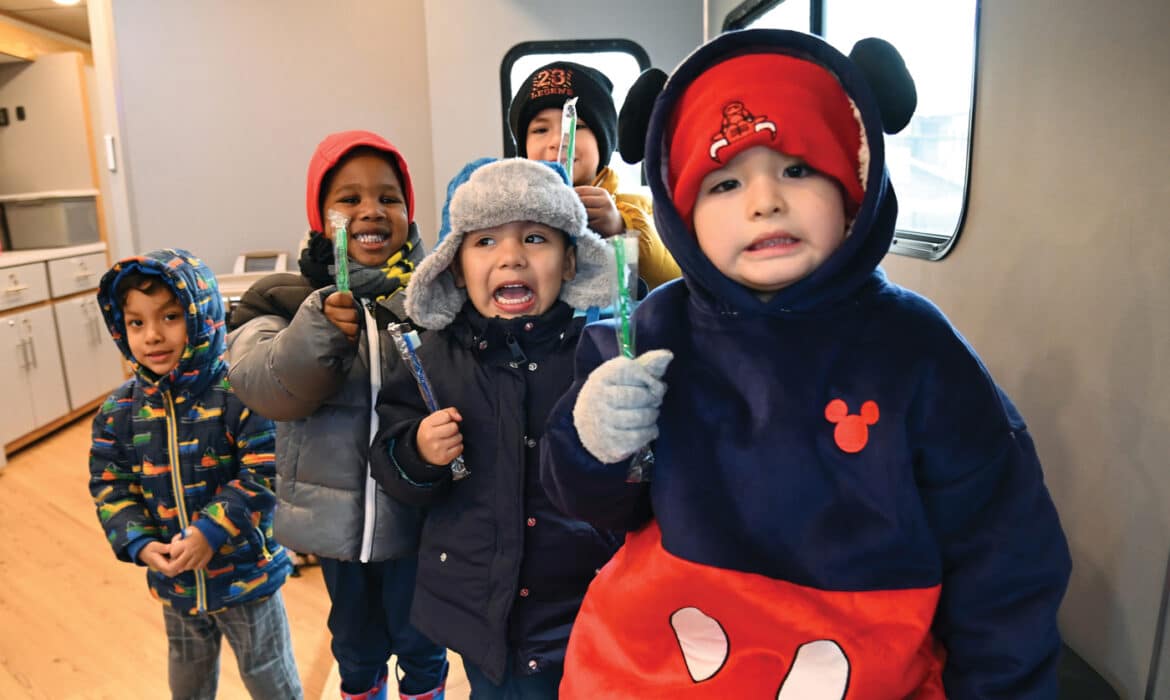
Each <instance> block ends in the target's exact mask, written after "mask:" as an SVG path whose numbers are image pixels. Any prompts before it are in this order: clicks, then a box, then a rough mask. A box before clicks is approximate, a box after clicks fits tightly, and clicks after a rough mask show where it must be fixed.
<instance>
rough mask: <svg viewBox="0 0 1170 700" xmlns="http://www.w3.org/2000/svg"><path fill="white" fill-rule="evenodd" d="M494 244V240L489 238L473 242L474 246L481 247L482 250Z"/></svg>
mask: <svg viewBox="0 0 1170 700" xmlns="http://www.w3.org/2000/svg"><path fill="white" fill-rule="evenodd" d="M495 244H496V239H494V238H492V237H491V236H484V237H482V238H477V239H476V240H475V245H476V246H478V247H481V248H484V247H487V246H492V245H495Z"/></svg>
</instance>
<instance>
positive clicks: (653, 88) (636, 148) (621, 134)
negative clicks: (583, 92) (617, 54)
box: [618, 68, 666, 164]
mask: <svg viewBox="0 0 1170 700" xmlns="http://www.w3.org/2000/svg"><path fill="white" fill-rule="evenodd" d="M664 85H666V73H663V72H662V71H661V70H659V69H657V68H647V69H646V70H644V71H642V75H639V76H638V79H637V80H635V81H634V84H633V86H631V87H630V91H629V92H628V93H627V94H626V101H625V102H623V103H622V111H621V112H620V113H619V114H618V152H619V153H621V154H622V160H624V161H626V162H627V163H631V164H632V163H637V162H640V161H641V160H642V156H643V155H645V153H646V131H647V129H649V127H650V113H651V112H652V111H654V100H655V99H656V98H657V97H658V93H660V92H662V86H664Z"/></svg>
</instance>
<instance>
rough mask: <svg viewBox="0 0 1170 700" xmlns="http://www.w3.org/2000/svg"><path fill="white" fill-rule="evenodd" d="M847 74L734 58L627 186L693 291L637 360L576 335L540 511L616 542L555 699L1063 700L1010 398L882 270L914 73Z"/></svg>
mask: <svg viewBox="0 0 1170 700" xmlns="http://www.w3.org/2000/svg"><path fill="white" fill-rule="evenodd" d="M853 55H854V56H856V57H857V58H856V59H854V60H851V59H849V58H846V57H845V56H843V55H841V54H840V53H838V52H837V51H836V50H835V49H833V48H832V47H830V46H829V45H828V44H825V43H824V42H823V41H821V40H819V39H817V38H815V37H812V36H808V35H804V34H799V33H795V32H784V31H776V30H753V31H744V32H733V33H729V34H724V35H722V36H720V37H718V38H716V39H714V40H713V41H711V42H710V43H708V44H707V45H705V46H704V47H701V48H700V49H698V50H697V51H696V52H694V53H693V54H691V56H690V57H689V58H687V59H686V60H685V61H684V62H683V63H682V64H681V65H680V66H679V67H678V68H677V70H676V71H675V73H674V75H673V76H672V77H671V79H670V81H669V82H667V84H666V87H665V89H664V91H663V93H662V94H661V95H660V96H659V97H658V98H657V101H656V103H655V106H654V111H653V116H652V117H651V121H650V126H649V133H648V136H647V139H646V148H647V159H646V172H647V173H649V176H650V178H651V189H652V192H653V194H654V198H655V202H656V205H657V208H658V212H657V216H658V221H659V223H660V224H661V226H662V233H663V238H664V240H665V241H666V244H667V246H668V247H669V248H670V250H671V252H672V253H673V254H674V256H675V259H676V260H678V261H679V264H680V265H681V266H682V269H683V276H684V279H685V280H686V284H672V285H669V286H668V287H666V288H664V289H662V290H659V291H658V292H656V293H655V294H653V295H651V296H650V297H649V298H647V300H646V301H645V302H644V303H643V304H642V306H641V307H640V308H639V309H638V312H637V314H636V322H637V332H636V341H637V343H638V348H639V351H640V352H641V353H642V354H641V355H639V356H638V357H637V358H635V359H620V358H619V359H611V358H615V355H616V354H617V353H616V348H615V342H614V332H613V329H612V328H610V327H608V326H607V325H605V324H598V325H596V326H590V327H588V328H587V329H586V332H585V334H584V337H583V338H582V340H581V344H580V347H579V350H578V353H577V377H578V379H577V381H576V382H575V383H574V384H573V387H572V389H571V391H570V392H569V393H568V394H567V395H566V396H565V398H564V399H563V400H562V401H561V402H560V403H558V405H557V406H556V408H555V409H554V410H553V412H552V415H551V416H550V418H549V425H548V428H547V432H546V437H545V448H544V454H543V455H542V458H543V459H542V469H541V476H542V480H543V482H544V485H545V486H546V488H548V489H549V492H550V496H551V497H552V500H553V501H554V503H557V504H558V505H559V506H560V507H562V508H563V509H564V510H565V512H567V513H570V514H574V515H576V516H578V517H582V518H584V519H585V520H588V521H590V522H593V523H595V524H598V525H599V526H603V527H612V528H625V529H628V530H631V531H632V532H631V533H630V535H629V537H628V538H627V540H626V544H625V546H624V547H623V548H622V550H621V551H620V552H619V553H618V554H617V555H616V556H615V557H614V559H613V561H612V562H611V563H610V564H609V565H608V566H607V567H606V568H605V569H604V570H603V571H602V572H601V574H600V575H599V576H598V577H597V579H596V580H595V581H594V583H593V585H592V586H591V587H590V589H589V594H588V595H587V596H586V598H585V601H584V603H583V605H582V608H581V613H580V615H579V617H578V622H577V626H576V628H575V629H574V633H573V638H572V640H571V641H570V644H569V650H568V655H567V660H566V670H565V678H564V683H563V685H562V686H561V692H562V696H563V697H566V698H593V697H617V696H622V697H673V698H696V697H704V698H707V697H712V698H714V697H718V698H731V697H755V698H763V697H770V698H780V699H781V700H789V699H790V698H803V699H812V700H821V699H826V700H827V699H829V698H832V699H833V700H840V699H841V698H848V699H849V700H860V699H863V698H908V697H913V698H919V699H922V698H943V697H944V696H945V697H950V698H976V697H978V698H987V697H1003V698H1007V697H1010V698H1055V697H1056V694H1057V689H1056V661H1057V656H1058V653H1059V650H1060V637H1059V634H1058V632H1057V626H1056V612H1057V608H1058V606H1059V605H1060V600H1061V597H1062V595H1063V593H1064V590H1065V586H1066V584H1067V581H1068V576H1069V569H1070V563H1069V554H1068V548H1067V545H1066V543H1065V539H1064V535H1063V533H1062V531H1061V527H1060V523H1059V521H1058V519H1057V514H1056V511H1055V509H1054V507H1053V504H1052V501H1051V499H1050V498H1049V495H1048V492H1047V490H1046V489H1045V486H1044V481H1043V476H1042V473H1041V468H1040V464H1039V461H1038V459H1037V457H1036V453H1035V449H1034V447H1033V445H1032V440H1031V438H1030V437H1029V435H1028V432H1027V429H1026V427H1025V425H1024V422H1023V420H1022V419H1021V418H1020V416H1019V414H1018V413H1017V412H1016V410H1015V408H1014V407H1013V406H1012V404H1011V402H1010V401H1009V400H1008V399H1007V397H1006V396H1005V395H1004V394H1003V393H1002V391H1001V390H1000V389H999V388H998V387H997V386H996V385H995V383H994V381H993V380H992V379H991V377H990V375H989V374H988V372H987V370H986V368H985V367H984V366H983V365H982V363H981V362H980V361H979V358H978V357H977V356H976V355H975V353H974V351H972V350H971V348H970V346H968V345H967V343H966V341H965V340H964V339H963V338H962V336H960V335H959V334H958V332H957V331H956V330H955V329H954V328H953V327H952V326H951V324H950V323H949V322H948V321H947V320H946V318H944V317H943V315H942V313H941V312H940V311H939V310H938V309H937V308H936V307H934V306H933V305H932V304H931V303H930V302H929V301H927V300H925V299H923V298H922V297H920V296H918V295H916V294H914V293H913V292H910V291H908V290H906V289H903V288H901V287H898V286H897V285H895V284H893V283H891V282H889V281H888V280H887V279H886V277H885V275H884V274H883V273H882V272H881V271H880V270H878V269H877V265H878V262H879V261H880V260H881V258H882V256H883V255H884V254H885V253H886V251H887V249H888V248H889V245H890V239H891V237H892V235H893V232H894V222H895V219H896V214H897V201H896V199H895V197H894V191H893V189H892V187H891V185H890V182H889V180H888V177H887V174H886V170H885V163H884V159H883V143H882V130H883V115H886V116H885V121H886V122H887V123H886V124H885V126H886V127H888V129H887V130H889V131H891V133H892V132H893V131H896V130H897V129H900V128H901V127H902V126H903V125H904V124H905V121H902V123H901V124H898V123H895V122H896V121H898V120H897V119H896V118H895V116H894V115H895V113H896V112H897V111H898V109H899V107H898V104H897V102H898V100H897V95H898V94H905V93H906V91H899V90H897V89H896V85H897V82H898V79H899V78H898V76H901V77H902V78H903V79H904V80H905V82H906V83H909V77H908V76H906V75H905V73H904V67H902V66H901V65H900V63H901V59H900V57H898V56H897V53H896V52H895V51H893V49H892V47H890V46H889V45H888V44H885V43H884V42H880V41H879V40H866V41H865V42H859V46H858V47H857V48H855V50H854V54H853ZM882 58H885V59H886V60H885V62H883V61H881V60H879V59H882ZM866 76H874V77H873V79H874V80H875V82H878V80H879V79H880V80H881V81H884V82H882V83H881V84H882V85H883V86H884V89H883V91H882V92H881V93H878V94H882V95H885V96H887V97H890V98H893V99H886V100H884V101H883V103H882V104H881V106H880V107H879V105H878V103H877V102H876V98H875V96H874V95H875V93H876V92H877V91H875V90H871V87H870V85H869V84H868V83H867V82H866ZM904 106H905V105H903V107H904ZM912 109H913V107H912V106H911V107H910V110H909V111H908V112H906V114H905V115H904V118H905V120H908V119H909V114H910V112H912ZM879 110H880V113H879ZM655 438H656V439H655ZM651 440H653V444H652V447H653V451H654V455H655V457H656V464H655V466H654V470H653V476H652V481H650V483H626V480H625V479H626V473H627V469H628V466H629V461H630V460H629V458H630V456H631V455H633V454H634V453H635V451H636V450H638V448H640V447H641V446H642V445H644V444H646V443H650V442H651Z"/></svg>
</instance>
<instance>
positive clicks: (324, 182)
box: [317, 146, 406, 223]
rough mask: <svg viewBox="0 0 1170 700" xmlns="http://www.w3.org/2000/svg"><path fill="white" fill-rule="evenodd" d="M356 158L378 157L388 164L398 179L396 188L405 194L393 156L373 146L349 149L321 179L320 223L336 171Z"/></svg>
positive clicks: (318, 197) (318, 195) (322, 219)
mask: <svg viewBox="0 0 1170 700" xmlns="http://www.w3.org/2000/svg"><path fill="white" fill-rule="evenodd" d="M358 156H378V157H380V158H381V159H382V160H384V161H386V162H387V163H389V164H390V169H391V170H393V171H394V177H396V178H398V186H399V187H400V188H402V189H403V194H406V192H405V189H406V184H405V181H404V180H403V179H402V171H401V170H399V169H398V161H397V160H395V158H394V156H392V155H391V154H389V153H387V152H386V151H383V150H382V149H380V148H374V147H373V146H357V147H355V148H351V149H350V150H348V151H346V152H345V155H343V156H341V157H340V158H338V159H337V162H336V163H334V164H333V167H332V168H329V170H326V171H325V174H324V175H323V176H322V177H321V188H320V190H319V191H318V193H317V209H318V210H319V211H320V212H321V221H322V223H324V221H325V197H326V195H328V194H329V188H330V187H332V186H333V177H334V176H335V175H337V171H338V170H341V167H342V166H343V165H345V164H346V163H348V162H349V161H351V160H353V159H354V158H357V157H358Z"/></svg>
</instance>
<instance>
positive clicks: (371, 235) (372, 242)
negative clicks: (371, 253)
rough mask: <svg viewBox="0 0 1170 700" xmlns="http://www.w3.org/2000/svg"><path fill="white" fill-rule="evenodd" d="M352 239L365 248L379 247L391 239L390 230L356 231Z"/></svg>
mask: <svg viewBox="0 0 1170 700" xmlns="http://www.w3.org/2000/svg"><path fill="white" fill-rule="evenodd" d="M352 239H353V241H354V242H355V243H357V244H358V245H360V246H361V247H363V248H371V249H378V248H381V247H382V246H384V245H386V241H388V240H390V232H389V231H366V232H364V233H355V234H353V236H352Z"/></svg>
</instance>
